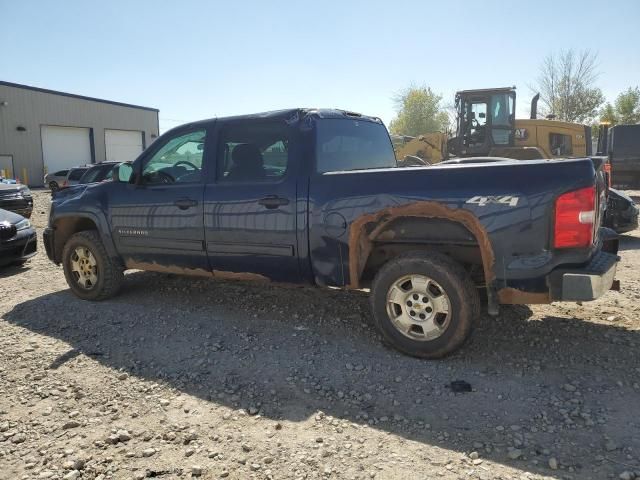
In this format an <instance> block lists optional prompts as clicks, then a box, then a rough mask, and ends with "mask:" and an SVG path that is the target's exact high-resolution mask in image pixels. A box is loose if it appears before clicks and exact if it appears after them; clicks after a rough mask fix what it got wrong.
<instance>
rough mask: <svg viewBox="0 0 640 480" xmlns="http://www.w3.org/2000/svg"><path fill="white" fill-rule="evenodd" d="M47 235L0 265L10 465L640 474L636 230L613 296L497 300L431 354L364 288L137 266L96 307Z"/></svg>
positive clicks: (79, 471) (628, 239)
mask: <svg viewBox="0 0 640 480" xmlns="http://www.w3.org/2000/svg"><path fill="white" fill-rule="evenodd" d="M632 193H633V192H632ZM48 199H49V195H48V193H47V192H46V191H37V192H35V201H36V211H35V213H34V217H33V221H34V223H35V225H36V226H37V227H38V230H39V233H40V234H41V232H42V229H43V227H44V226H45V224H46V218H47V208H48V207H47V205H48ZM39 246H40V247H41V248H40V253H39V254H38V255H37V256H36V257H35V258H34V259H33V260H31V261H30V262H29V263H28V264H27V265H26V266H25V267H23V268H17V267H11V268H7V269H3V270H0V478H2V479H14V478H51V479H137V478H145V477H157V478H163V479H170V478H191V477H199V478H230V479H247V478H255V479H271V478H273V479H280V478H286V479H289V478H300V479H316V478H318V479H338V478H340V479H342V478H346V479H349V478H354V479H365V478H377V479H431V478H444V479H462V478H464V479H467V478H470V479H474V478H480V479H542V478H555V479H605V478H614V479H618V478H620V479H625V478H626V479H633V478H634V476H638V477H639V478H640V315H639V310H640V278H639V277H638V273H637V266H638V265H640V253H639V249H640V232H639V231H635V232H632V234H630V235H627V236H625V237H624V238H623V241H622V252H621V255H622V262H621V264H620V267H619V274H618V278H620V279H621V281H622V291H621V292H609V293H607V295H605V296H604V297H603V298H602V299H600V300H598V301H596V302H592V303H585V304H583V305H577V304H556V305H550V306H532V307H526V306H521V307H520V306H518V307H504V308H503V309H502V312H501V314H500V316H499V317H498V318H491V317H488V316H485V317H483V318H482V319H480V321H479V322H478V324H477V325H476V327H475V332H474V334H473V337H472V339H471V341H470V342H469V343H468V344H467V345H466V346H465V347H464V348H463V349H462V350H461V351H459V352H458V353H457V354H455V355H454V356H452V357H449V358H447V359H445V360H441V361H424V360H417V359H413V358H408V357H405V356H402V355H400V354H398V353H396V352H395V351H393V350H390V349H389V348H387V347H385V346H384V345H383V344H382V343H381V341H380V338H379V336H378V334H377V333H376V332H375V330H374V329H373V326H372V324H371V321H370V320H369V313H368V312H369V310H368V301H367V297H366V296H365V295H364V294H362V293H360V292H342V291H335V290H320V289H312V288H306V287H305V288H294V287H281V286H274V285H264V284H250V283H234V282H222V281H213V280H203V279H199V278H189V277H179V276H174V275H163V274H155V273H147V272H130V273H129V274H127V276H126V281H125V288H124V289H123V292H122V294H121V295H119V296H118V297H117V298H115V299H113V300H109V301H106V302H102V303H89V302H84V301H81V300H79V299H77V298H75V297H74V296H73V295H72V294H71V293H70V292H69V291H68V289H67V287H66V284H65V281H64V276H63V274H62V269H61V268H59V267H56V266H54V265H53V264H51V263H50V262H49V261H48V260H47V258H46V255H45V253H44V248H43V246H42V244H40V245H39ZM454 380H465V381H467V382H469V383H470V384H471V385H472V387H473V391H472V392H470V393H465V394H455V393H452V392H451V391H450V390H449V389H448V388H447V386H448V384H449V383H450V382H451V381H454Z"/></svg>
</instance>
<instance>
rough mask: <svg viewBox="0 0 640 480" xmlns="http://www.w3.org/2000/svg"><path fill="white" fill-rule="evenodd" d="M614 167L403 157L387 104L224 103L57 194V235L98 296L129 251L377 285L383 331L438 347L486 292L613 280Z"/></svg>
mask: <svg viewBox="0 0 640 480" xmlns="http://www.w3.org/2000/svg"><path fill="white" fill-rule="evenodd" d="M599 168H600V164H599V163H598V162H597V161H596V160H592V159H577V160H563V161H505V162H482V161H479V162H478V163H463V164H447V165H442V166H431V167H407V168H400V167H398V166H397V163H396V158H395V154H394V151H393V148H392V144H391V140H390V138H389V134H388V132H387V130H386V128H385V127H384V125H383V123H382V122H381V121H380V120H379V119H378V118H375V117H368V116H364V115H361V114H356V113H352V112H346V111H341V110H312V109H293V110H283V111H276V112H268V113H262V114H255V115H245V116H237V117H229V118H217V119H212V120H204V121H199V122H194V123H190V124H187V125H183V126H180V127H177V128H175V129H173V130H171V131H169V132H167V133H165V134H164V135H162V136H161V137H160V138H158V139H157V140H156V141H155V142H154V143H153V145H152V146H151V147H150V148H148V149H147V150H146V151H145V152H143V153H142V154H141V155H140V157H139V158H138V159H136V160H135V161H134V162H133V163H132V164H122V165H120V166H119V167H118V168H116V169H115V170H114V173H113V176H114V177H113V181H112V182H106V183H100V184H94V185H89V186H79V187H74V188H73V189H70V191H68V192H60V193H58V194H56V196H55V198H54V199H53V201H52V205H51V213H50V218H49V226H48V228H47V229H46V230H45V232H44V242H45V246H46V250H47V254H48V256H49V258H50V259H51V260H52V261H53V262H55V263H56V264H62V265H63V267H64V273H65V276H66V280H67V282H68V284H69V286H70V287H71V290H72V291H73V292H74V293H75V294H76V295H77V296H78V297H80V298H82V299H86V300H102V299H106V298H109V297H111V296H113V295H114V294H115V293H116V292H117V291H118V289H119V288H120V285H121V283H122V282H123V272H124V270H126V269H141V270H152V271H158V272H171V273H184V274H193V275H206V276H208V277H214V278H216V277H218V278H230V279H238V280H261V281H273V282H286V283H306V284H313V285H318V286H333V287H343V288H351V289H370V292H371V307H372V313H373V318H374V321H375V324H376V326H377V327H378V328H379V330H380V332H381V333H382V335H383V337H384V338H385V339H386V340H387V341H388V342H389V343H390V344H391V345H393V346H394V347H395V348H397V349H398V350H400V351H402V352H404V353H406V354H409V355H414V356H418V357H424V358H436V357H442V356H444V355H446V354H448V353H450V352H452V351H454V350H455V349H457V348H458V347H460V346H461V345H462V343H463V342H464V341H465V339H466V338H467V337H468V336H469V333H470V331H471V327H472V323H473V320H474V317H476V316H477V315H479V314H480V311H481V305H482V304H483V303H486V308H487V310H488V311H489V313H491V314H497V312H498V310H499V305H500V304H532V303H550V302H553V301H587V300H593V299H595V298H597V297H599V296H600V295H602V294H604V293H605V292H606V291H607V290H609V289H610V288H611V287H612V285H615V282H614V276H615V271H616V264H617V262H618V260H619V257H618V256H617V249H618V245H617V240H616V237H615V234H613V232H611V231H610V230H607V229H605V228H602V227H601V226H600V223H601V218H602V215H603V210H604V208H605V204H606V198H605V184H604V182H603V180H602V175H601V174H600V173H599ZM482 299H485V301H484V302H481V300H482Z"/></svg>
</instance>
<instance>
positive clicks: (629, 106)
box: [616, 87, 640, 123]
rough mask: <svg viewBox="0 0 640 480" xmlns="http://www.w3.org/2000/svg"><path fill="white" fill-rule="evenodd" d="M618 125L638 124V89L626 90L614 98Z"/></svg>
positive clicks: (639, 91) (639, 102)
mask: <svg viewBox="0 0 640 480" xmlns="http://www.w3.org/2000/svg"><path fill="white" fill-rule="evenodd" d="M616 114H617V119H618V123H640V89H639V88H638V87H635V88H631V87H630V88H628V89H627V90H625V91H624V92H622V93H621V94H620V95H618V98H616Z"/></svg>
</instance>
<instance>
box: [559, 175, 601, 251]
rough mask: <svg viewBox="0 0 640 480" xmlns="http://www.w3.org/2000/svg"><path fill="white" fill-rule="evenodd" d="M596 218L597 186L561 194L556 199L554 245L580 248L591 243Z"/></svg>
mask: <svg viewBox="0 0 640 480" xmlns="http://www.w3.org/2000/svg"><path fill="white" fill-rule="evenodd" d="M595 218H596V187H595V186H592V187H587V188H581V189H580V190H574V191H573V192H568V193H565V194H563V195H560V196H559V197H558V199H557V200H556V216H555V226H554V236H553V245H554V247H555V248H578V247H588V246H589V245H591V243H592V242H593V231H594V224H595Z"/></svg>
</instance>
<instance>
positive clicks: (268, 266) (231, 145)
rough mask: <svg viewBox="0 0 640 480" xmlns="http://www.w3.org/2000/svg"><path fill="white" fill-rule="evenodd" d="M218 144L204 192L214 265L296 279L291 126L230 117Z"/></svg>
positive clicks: (208, 245) (223, 269)
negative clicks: (230, 119) (231, 119)
mask: <svg viewBox="0 0 640 480" xmlns="http://www.w3.org/2000/svg"><path fill="white" fill-rule="evenodd" d="M216 143H217V146H216V171H215V175H213V177H212V179H211V182H210V183H208V184H207V185H206V187H205V194H204V198H205V200H204V201H205V207H204V227H205V241H206V249H207V256H208V258H209V264H210V267H211V269H212V270H214V273H215V272H216V271H218V272H234V273H257V274H260V275H263V276H265V277H267V278H270V279H273V280H279V281H290V282H294V281H297V280H298V279H299V277H300V271H299V267H298V261H297V243H296V242H297V238H296V189H297V186H296V171H295V163H294V162H293V161H292V157H293V154H292V152H293V151H294V149H293V145H294V140H293V135H292V129H291V128H290V127H288V126H287V124H286V123H285V122H284V121H276V120H268V121H265V120H262V119H259V120H242V121H237V122H226V123H223V124H221V125H220V127H219V129H218V132H217V142H216Z"/></svg>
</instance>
